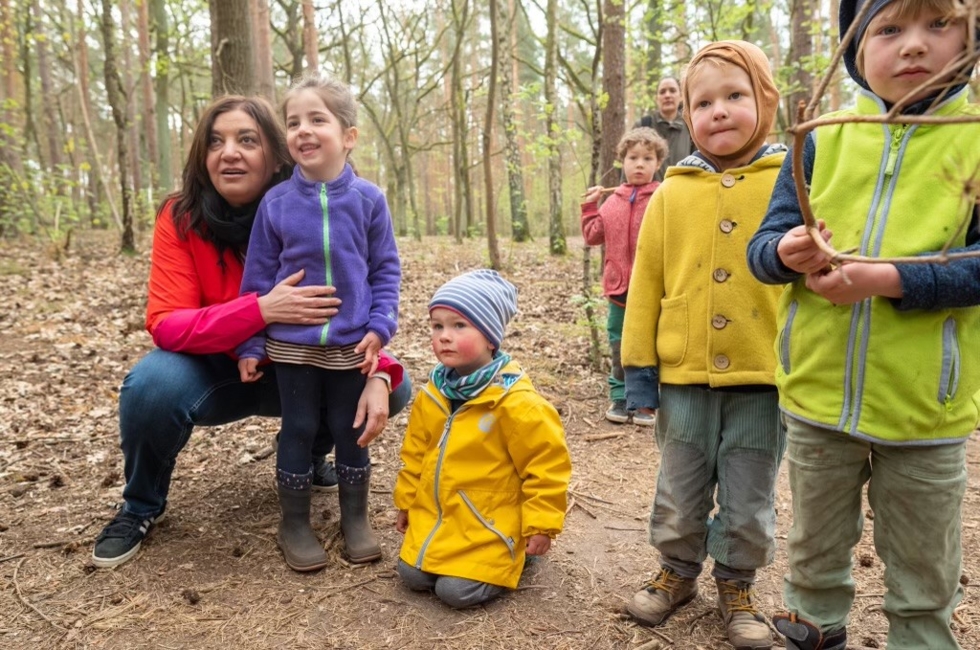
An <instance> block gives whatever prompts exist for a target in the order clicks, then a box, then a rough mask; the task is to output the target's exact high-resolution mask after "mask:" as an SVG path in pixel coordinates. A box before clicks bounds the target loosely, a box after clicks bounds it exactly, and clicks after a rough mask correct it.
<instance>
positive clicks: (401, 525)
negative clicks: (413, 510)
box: [395, 510, 408, 535]
mask: <svg viewBox="0 0 980 650" xmlns="http://www.w3.org/2000/svg"><path fill="white" fill-rule="evenodd" d="M395 530H397V531H398V532H399V533H401V534H402V535H404V534H405V531H406V530H408V510H399V511H398V516H397V517H395Z"/></svg>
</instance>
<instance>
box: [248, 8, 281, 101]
mask: <svg viewBox="0 0 980 650" xmlns="http://www.w3.org/2000/svg"><path fill="white" fill-rule="evenodd" d="M249 5H250V7H251V8H252V29H254V30H255V38H254V40H253V42H254V43H255V50H254V52H255V91H256V92H257V93H258V94H260V95H262V96H263V97H265V98H266V99H268V100H269V101H270V102H275V101H276V80H275V75H274V73H273V70H272V29H271V27H270V23H269V0H249Z"/></svg>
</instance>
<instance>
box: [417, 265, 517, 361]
mask: <svg viewBox="0 0 980 650" xmlns="http://www.w3.org/2000/svg"><path fill="white" fill-rule="evenodd" d="M436 307H445V308H446V309H451V310H452V311H454V312H456V313H457V314H459V315H460V316H462V317H463V318H465V319H466V320H468V321H469V322H470V323H472V324H473V327H475V328H476V329H478V330H480V333H481V334H483V336H485V337H487V340H488V341H490V342H491V343H492V344H493V347H494V349H497V350H499V349H500V342H501V340H503V338H504V330H505V329H506V327H507V323H508V322H510V319H511V318H513V317H514V314H516V313H517V289H516V288H515V287H514V285H512V284H511V283H510V282H508V281H507V280H505V279H503V278H502V277H500V274H499V273H497V272H496V271H492V270H490V269H478V270H476V271H470V272H468V273H464V274H463V275H459V276H456V277H455V278H453V279H452V280H450V281H449V282H447V283H446V284H444V285H442V286H441V287H439V288H438V289H436V292H435V294H434V295H433V296H432V300H430V301H429V311H430V312H431V311H432V310H433V309H435V308H436Z"/></svg>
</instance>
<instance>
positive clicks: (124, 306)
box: [0, 237, 980, 650]
mask: <svg viewBox="0 0 980 650" xmlns="http://www.w3.org/2000/svg"><path fill="white" fill-rule="evenodd" d="M114 245H115V242H114V241H112V240H109V239H107V238H99V237H87V238H83V239H82V241H80V242H79V243H78V245H77V247H76V249H75V250H74V252H73V254H72V255H71V256H70V257H69V258H68V259H67V260H66V261H63V262H62V263H61V264H60V265H59V264H54V263H52V262H50V261H48V260H47V258H46V257H45V255H44V252H43V250H42V249H41V248H40V247H33V246H30V245H12V244H9V243H3V244H0V279H2V280H3V283H4V286H5V291H4V295H5V298H6V301H5V302H6V304H5V306H4V308H3V309H2V310H0V373H2V376H3V380H2V389H0V580H2V581H3V587H2V589H0V647H3V648H10V649H20V648H25V649H27V648H31V649H34V648H214V647H227V648H243V649H246V648H247V649H251V648H278V647H285V648H343V649H347V648H350V649H355V648H358V649H359V648H372V649H373V648H392V649H394V648H451V649H459V650H462V649H468V648H491V649H494V650H507V649H510V648H529V647H531V648H546V649H552V648H554V649H560V648H574V649H591V648H595V649H603V648H610V649H612V648H617V649H620V648H632V649H635V648H639V647H642V648H644V649H645V650H650V649H652V648H680V649H692V650H693V649H715V648H729V647H730V646H728V645H727V643H726V642H725V640H724V633H723V630H722V627H721V623H720V620H719V618H718V616H717V614H716V613H715V612H714V594H713V590H714V589H713V585H712V584H711V582H710V579H709V577H708V576H704V577H703V578H702V583H701V587H702V595H701V596H699V597H698V598H697V599H696V600H695V601H694V602H693V603H692V604H691V606H689V607H688V608H686V609H685V610H684V611H683V612H681V613H679V614H678V615H677V616H676V617H674V618H673V619H672V620H671V621H670V622H669V623H668V624H667V625H666V626H664V627H662V628H660V629H658V630H656V631H651V630H648V629H646V628H642V627H639V626H636V625H635V624H633V623H632V622H630V621H628V620H625V619H624V618H623V617H622V616H621V611H622V608H623V606H624V604H625V603H626V600H627V599H628V598H629V597H630V596H631V595H632V593H633V592H634V591H635V590H636V589H637V588H638V587H639V586H640V585H641V583H642V582H643V581H644V580H645V579H647V578H649V576H650V574H651V572H652V571H653V570H654V569H655V567H656V556H655V553H654V551H653V550H652V549H651V548H650V547H649V546H648V545H647V543H646V515H647V511H648V509H649V504H650V502H651V500H652V497H653V486H654V480H655V477H656V468H657V462H658V461H657V453H656V449H655V446H654V444H653V440H652V432H651V431H649V430H645V429H639V428H636V427H633V426H631V425H630V426H621V427H620V426H616V425H611V424H607V423H605V422H603V421H602V419H601V414H602V411H603V409H604V407H605V400H604V399H603V395H604V390H605V378H604V376H602V375H601V374H599V373H593V372H591V371H590V370H589V369H588V367H587V363H586V356H587V351H588V332H587V329H586V327H585V325H584V323H583V321H584V315H583V311H582V310H581V309H580V308H578V307H576V306H575V305H574V304H572V302H571V301H570V300H569V295H570V293H572V292H573V291H575V290H577V287H579V286H580V280H579V277H580V272H581V271H580V269H581V259H580V253H579V250H580V248H579V247H578V246H579V243H578V242H574V241H573V242H572V246H571V250H572V251H573V253H572V255H571V256H570V257H569V258H566V259H561V260H555V259H553V258H551V257H549V256H548V255H547V252H546V249H545V245H546V243H545V242H540V243H537V244H531V245H527V246H519V247H513V248H509V249H505V251H504V256H505V259H506V260H507V269H506V274H507V275H508V277H510V278H511V279H512V280H513V281H514V282H515V284H517V285H518V287H519V289H520V307H521V312H520V314H519V316H518V318H517V319H516V320H515V321H514V323H513V324H512V326H511V327H510V329H509V335H508V338H507V343H506V346H507V349H508V350H509V351H510V352H511V353H512V354H513V355H514V356H515V358H517V359H518V360H520V361H521V362H522V363H523V365H524V366H525V368H526V369H527V370H528V372H529V374H530V375H531V377H532V379H533V380H534V381H535V383H536V385H537V386H538V387H539V389H540V390H541V392H542V393H543V394H545V395H546V396H548V397H549V398H550V399H552V401H553V402H554V403H555V405H556V406H557V407H558V408H559V410H560V412H561V414H562V418H563V420H564V422H565V425H566V431H567V437H568V440H569V446H570V448H571V451H572V455H573V462H574V474H573V480H572V491H571V500H570V504H571V508H570V511H569V515H568V520H567V524H566V532H565V534H563V535H562V536H561V537H560V538H559V540H558V542H557V544H556V546H555V547H554V549H553V550H552V552H551V553H550V554H549V555H548V556H546V558H544V559H543V560H541V561H540V562H538V563H536V564H535V565H533V566H532V567H531V569H530V570H529V572H528V574H527V575H526V576H525V579H524V580H523V581H522V585H521V588H520V589H519V590H518V592H517V593H515V594H512V595H509V596H507V597H505V598H503V599H502V600H500V601H499V602H496V603H493V604H491V605H489V606H487V607H481V608H477V609H474V610H469V611H463V612H456V611H452V610H448V609H446V608H444V607H442V606H441V605H439V604H438V602H437V601H436V600H435V599H434V598H432V597H429V596H425V595H418V594H413V593H411V592H409V591H408V590H406V589H405V588H403V587H402V586H401V585H400V584H399V582H398V580H397V579H395V578H394V574H393V570H392V566H393V563H394V560H395V558H396V555H397V550H398V545H399V539H400V536H399V535H398V534H397V533H396V532H395V530H394V529H393V527H392V525H391V524H392V522H393V521H394V510H393V508H392V506H391V496H390V491H391V488H392V485H393V482H394V476H395V473H396V472H397V469H398V457H397V452H398V444H399V436H400V435H401V432H402V431H403V430H404V426H405V416H404V415H401V416H399V417H398V418H396V419H395V420H394V421H393V422H392V423H391V424H390V425H389V429H388V431H387V432H386V434H385V436H384V438H383V439H382V440H381V441H380V442H378V443H377V444H376V445H375V446H374V448H373V450H372V454H373V458H374V461H375V463H376V464H375V474H374V476H375V481H374V485H373V487H374V491H373V495H372V500H371V505H372V509H373V521H374V524H375V527H376V528H377V529H378V530H379V531H380V532H381V537H382V541H383V545H384V553H385V557H384V560H383V561H381V562H379V563H377V564H375V565H371V566H368V567H359V568H355V567H352V566H349V565H347V564H346V563H344V561H343V560H342V559H341V557H340V554H339V550H338V542H339V540H338V522H337V504H336V497H335V496H333V495H326V494H325V495H318V496H317V497H316V500H315V510H316V513H317V514H316V522H317V527H318V528H319V532H320V536H321V538H322V539H324V540H326V541H327V542H328V544H329V553H330V557H331V565H330V566H329V567H328V568H327V569H326V570H325V571H323V572H320V573H317V574H314V575H300V574H296V573H294V572H292V571H290V570H289V569H287V568H286V567H285V565H284V564H283V562H282V559H281V557H280V555H279V552H278V551H277V549H276V547H275V543H274V531H275V527H276V524H277V521H278V509H277V503H276V499H275V494H274V492H273V490H272V483H273V473H274V461H273V459H272V458H265V459H264V460H256V456H262V455H263V450H264V449H265V448H266V447H267V446H268V442H269V440H270V438H271V436H272V435H273V434H274V433H275V430H276V428H277V424H276V422H274V421H270V420H261V419H253V420H248V421H246V422H242V423H239V424H236V425H232V426H227V427H219V428H213V429H201V430H199V431H197V432H195V434H194V436H193V437H192V439H191V441H190V443H189V444H188V447H187V448H186V449H185V451H184V452H183V454H182V456H181V457H180V460H179V462H178V466H177V470H176V472H175V475H174V484H173V488H172V492H171V501H170V504H169V507H168V513H167V514H168V517H167V520H166V521H165V522H164V523H162V524H161V525H160V526H159V527H158V528H157V529H156V530H155V531H154V532H153V534H152V535H151V536H150V537H149V538H148V540H147V541H146V542H145V544H144V547H143V549H142V550H141V552H140V554H139V556H138V557H137V558H136V559H135V561H132V562H129V563H127V564H125V565H123V566H121V567H119V568H118V569H116V570H108V571H106V570H95V569H94V568H93V567H91V565H90V564H89V562H88V558H89V555H90V553H91V546H92V543H93V541H94V538H95V536H96V535H97V534H98V532H99V531H100V530H101V528H102V526H103V525H104V524H105V523H106V522H107V521H108V520H109V519H110V518H111V517H112V515H113V511H114V508H115V507H116V505H117V504H118V502H119V499H120V491H121V487H122V479H121V474H122V457H121V454H120V452H119V451H118V443H117V436H118V429H117V421H116V418H117V397H118V386H119V384H120V382H121V381H122V378H123V377H124V375H125V373H126V371H127V370H128V368H129V367H130V366H131V365H132V364H133V363H134V362H135V361H136V360H137V359H138V358H139V357H140V356H141V355H142V354H143V353H145V351H146V350H148V349H149V346H150V342H149V339H148V337H147V336H146V334H145V333H144V332H143V329H142V320H143V305H144V292H145V288H144V285H145V281H146V272H147V259H148V258H147V256H146V255H145V254H143V255H141V256H138V257H137V258H124V257H118V256H115V255H113V247H114ZM144 245H145V244H144ZM482 246H483V243H482V242H481V243H476V244H468V245H465V246H463V247H457V246H455V245H454V244H452V243H451V242H450V241H448V240H427V241H426V242H425V243H424V244H417V243H414V242H410V241H407V240H404V241H401V242H400V247H401V252H402V257H403V260H404V264H405V281H404V293H403V299H402V324H401V331H400V333H399V334H398V336H397V338H396V339H395V341H394V345H393V349H394V350H395V352H396V353H397V354H399V356H400V357H401V358H402V359H403V360H404V362H405V363H406V366H407V367H408V369H409V372H410V374H411V376H412V377H413V379H414V381H415V382H416V384H417V385H418V384H420V383H421V382H422V381H423V380H424V378H425V376H426V374H427V372H428V370H429V369H430V366H431V364H432V360H431V355H430V352H429V350H428V339H427V329H426V325H425V320H424V318H425V316H426V314H425V304H426V302H427V301H428V298H429V296H430V294H431V292H432V290H433V289H434V288H435V287H436V286H437V285H438V284H440V283H441V282H442V281H443V280H445V279H446V278H448V277H450V276H451V275H453V274H455V273H457V272H459V271H461V270H465V269H469V268H474V267H476V266H478V265H480V264H481V263H482V261H483V260H484V259H485V253H484V251H483V248H482ZM969 444H970V447H969V462H970V475H971V480H970V487H969V490H968V493H967V497H966V503H965V511H964V530H963V541H964V550H965V556H966V558H965V569H964V578H963V580H964V582H965V583H966V586H965V592H966V593H965V599H964V601H963V603H962V605H961V607H960V609H959V610H958V611H957V615H956V622H955V626H956V630H957V636H958V638H959V640H960V643H961V645H962V646H963V648H978V647H980V626H978V603H977V589H976V587H975V586H974V584H973V582H972V579H980V571H978V558H980V539H978V522H980V515H978V508H980V504H978V490H980V482H978V479H977V471H976V466H977V464H978V463H980V452H978V442H977V440H972V441H971V442H970V443H969ZM789 506H790V498H789V490H788V487H787V485H786V480H785V467H784V471H783V475H782V477H781V480H780V493H779V497H778V507H779V511H780V517H779V524H780V526H779V530H780V533H779V535H780V540H781V544H782V540H784V539H785V533H786V530H787V528H788V525H789V510H790V507H789ZM871 523H872V522H871V520H870V517H869V520H868V524H867V525H868V530H867V531H866V532H867V534H866V535H865V538H864V541H863V543H862V544H861V546H860V547H859V549H858V551H857V554H856V556H857V557H856V563H855V578H856V581H857V591H858V598H857V600H856V602H855V605H854V608H853V610H852V614H853V621H852V623H851V625H850V627H849V631H850V638H851V640H852V643H853V644H854V645H855V646H857V645H863V646H865V647H875V648H883V647H884V645H885V644H884V640H885V619H884V616H883V615H882V613H881V611H880V607H881V602H882V595H883V593H882V592H883V587H882V582H881V576H882V571H883V569H882V566H881V563H880V562H879V561H878V559H877V558H876V557H875V555H874V553H873V549H872V548H871V546H870V526H871ZM910 534H911V532H910ZM784 570H785V555H784V553H783V550H782V548H780V552H779V555H778V557H777V563H776V565H775V566H774V567H771V568H770V569H768V570H766V571H765V572H763V573H762V575H761V576H760V580H759V584H758V590H759V602H760V605H761V607H762V608H763V610H764V611H766V612H769V613H771V612H773V611H774V610H776V609H778V608H779V606H780V590H781V575H782V573H783V572H784Z"/></svg>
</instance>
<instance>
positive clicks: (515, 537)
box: [395, 361, 571, 589]
mask: <svg viewBox="0 0 980 650" xmlns="http://www.w3.org/2000/svg"><path fill="white" fill-rule="evenodd" d="M450 410H451V407H450V404H449V400H448V399H446V398H445V397H444V396H443V395H442V394H440V393H439V391H438V390H437V389H436V388H435V386H434V385H433V384H432V382H429V383H428V384H427V385H426V386H425V388H424V389H423V390H422V392H420V393H419V395H418V396H417V397H416V398H415V404H414V406H413V407H412V415H411V417H410V419H409V423H408V429H407V430H406V432H405V439H404V441H403V442H402V451H401V458H402V463H403V464H404V467H403V468H402V470H401V472H399V474H398V480H397V481H396V483H395V506H396V507H397V508H398V509H399V510H406V511H408V531H407V532H406V533H405V541H404V543H403V544H402V549H401V554H400V557H401V560H402V561H403V562H405V563H406V564H409V565H411V566H413V567H415V568H416V569H420V570H422V571H426V572H428V573H435V574H438V575H444V576H454V577H457V578H467V579H470V580H478V581H480V582H485V583H488V584H493V585H499V586H501V587H507V588H510V589H513V588H515V587H517V583H518V581H519V580H520V578H521V572H522V571H523V569H524V551H525V546H526V544H527V541H526V540H527V538H528V537H530V536H531V535H536V534H544V535H548V536H549V537H552V538H553V537H555V536H556V535H557V534H558V533H560V532H561V529H562V525H563V524H564V520H565V506H566V492H567V489H568V481H569V478H570V476H571V460H570V458H569V456H568V447H566V445H565V431H564V428H563V427H562V423H561V420H560V419H559V417H558V413H557V411H555V408H554V407H553V406H552V405H551V404H549V403H548V402H547V401H546V400H545V399H544V398H543V397H541V396H540V395H539V394H538V393H537V392H536V391H535V390H534V386H533V385H532V384H531V380H530V379H528V377H527V376H526V375H525V374H524V372H523V371H522V370H521V367H520V366H519V365H518V364H517V363H515V362H513V361H512V362H510V363H508V364H507V365H506V366H505V367H504V368H503V369H502V370H501V371H500V373H498V374H497V377H496V378H495V379H494V381H493V383H492V384H491V385H490V386H488V387H487V388H485V389H484V390H483V392H481V393H480V394H479V395H478V396H477V397H475V398H473V399H471V400H469V401H468V402H466V403H465V404H463V405H462V406H461V407H460V408H459V409H458V410H457V411H456V412H455V413H451V412H450Z"/></svg>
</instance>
